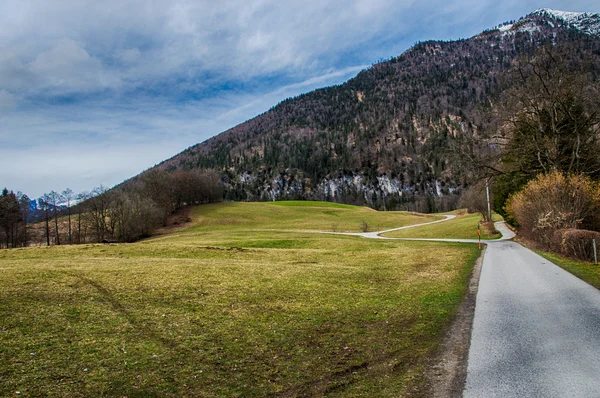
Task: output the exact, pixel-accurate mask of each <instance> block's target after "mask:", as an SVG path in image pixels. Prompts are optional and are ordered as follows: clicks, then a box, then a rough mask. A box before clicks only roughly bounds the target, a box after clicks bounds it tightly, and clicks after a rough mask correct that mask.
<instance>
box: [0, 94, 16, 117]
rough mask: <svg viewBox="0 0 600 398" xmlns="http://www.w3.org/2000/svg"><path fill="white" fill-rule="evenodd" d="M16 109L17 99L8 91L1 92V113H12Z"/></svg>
mask: <svg viewBox="0 0 600 398" xmlns="http://www.w3.org/2000/svg"><path fill="white" fill-rule="evenodd" d="M16 107H17V103H16V101H15V97H14V96H13V95H12V94H11V93H9V92H8V91H6V90H0V112H8V111H12V110H15V109H16Z"/></svg>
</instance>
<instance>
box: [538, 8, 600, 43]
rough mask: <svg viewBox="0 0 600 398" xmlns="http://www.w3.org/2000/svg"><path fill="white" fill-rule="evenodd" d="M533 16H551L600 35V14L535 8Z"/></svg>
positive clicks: (586, 31)
mask: <svg viewBox="0 0 600 398" xmlns="http://www.w3.org/2000/svg"><path fill="white" fill-rule="evenodd" d="M530 15H533V16H542V17H550V18H551V19H554V20H558V21H562V22H564V23H566V24H568V25H570V26H571V27H573V28H575V29H577V30H580V31H581V32H584V33H587V34H591V35H597V36H600V14H598V13H588V12H568V11H558V10H552V9H550V8H540V9H538V10H535V11H534V12H533V13H532V14H530Z"/></svg>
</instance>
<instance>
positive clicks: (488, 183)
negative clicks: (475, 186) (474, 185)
mask: <svg viewBox="0 0 600 398" xmlns="http://www.w3.org/2000/svg"><path fill="white" fill-rule="evenodd" d="M485 194H486V196H487V212H488V221H489V222H491V221H492V206H491V205H490V179H489V178H486V179H485Z"/></svg>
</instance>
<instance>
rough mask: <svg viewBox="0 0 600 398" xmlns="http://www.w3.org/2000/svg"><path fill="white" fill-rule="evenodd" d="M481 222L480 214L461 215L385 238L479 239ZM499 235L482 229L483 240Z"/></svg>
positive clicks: (388, 234)
mask: <svg viewBox="0 0 600 398" xmlns="http://www.w3.org/2000/svg"><path fill="white" fill-rule="evenodd" d="M448 214H455V213H448ZM493 219H494V221H501V220H502V217H500V216H499V215H497V214H494V217H493ZM479 220H481V215H480V214H479V213H474V214H459V215H458V216H457V217H456V218H455V219H452V220H449V221H446V222H443V223H438V224H433V225H426V226H424V227H418V228H409V229H404V230H400V231H394V232H388V233H386V234H384V235H383V236H386V237H389V238H452V239H477V224H478V223H479ZM498 238H500V234H499V233H495V232H491V231H486V230H485V229H484V228H482V229H481V239H498Z"/></svg>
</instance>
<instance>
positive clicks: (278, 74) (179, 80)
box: [0, 0, 600, 195]
mask: <svg viewBox="0 0 600 398" xmlns="http://www.w3.org/2000/svg"><path fill="white" fill-rule="evenodd" d="M550 1H551V2H550V3H549V4H546V3H543V2H542V1H541V0H527V1H516V0H507V1H505V2H496V1H492V0H477V1H476V0H459V1H455V2H451V3H449V2H447V1H442V0H430V1H415V0H328V1H322V0H228V1H224V2H217V1H214V0H153V1H151V2H149V1H146V0H128V1H122V0H105V1H97V0H53V1H42V2H40V1H37V0H5V1H1V2H0V26H2V29H0V120H2V130H1V131H0V185H2V184H7V185H8V186H9V187H10V188H11V189H18V190H22V191H26V192H28V193H29V192H31V193H32V194H33V195H37V194H39V193H41V192H43V191H44V190H48V189H55V190H57V189H62V188H61V187H66V186H71V188H73V189H76V190H77V189H90V188H91V187H93V186H94V185H98V184H99V183H105V184H107V185H111V184H113V183H117V182H120V181H122V180H123V179H126V178H128V177H130V176H132V175H134V174H137V173H138V172H139V171H141V170H143V169H144V168H146V167H150V166H152V165H153V164H154V163H156V162H158V161H160V160H163V159H165V158H167V157H170V156H172V155H174V154H175V153H176V152H178V151H179V150H181V149H184V148H185V147H187V146H190V145H193V144H195V143H197V142H201V141H203V140H205V139H207V138H209V137H210V136H212V135H214V134H217V133H219V132H221V131H224V130H226V129H228V128H230V127H233V126H234V125H236V124H238V123H240V122H243V121H244V120H247V119H249V118H251V117H253V116H255V115H256V114H259V113H261V112H264V111H265V110H267V109H269V108H270V107H272V106H273V105H275V104H276V103H277V102H279V101H281V100H282V99H284V98H286V97H290V96H295V95H298V94H300V93H302V92H306V91H310V90H312V89H314V88H317V87H320V86H327V85H331V84H338V83H341V82H343V81H345V80H347V79H348V78H350V77H352V76H353V75H354V74H356V73H357V72H358V71H359V70H361V69H363V68H364V65H367V64H371V63H373V62H374V61H376V60H378V59H380V58H388V57H390V56H396V55H399V54H400V53H401V52H402V51H404V50H406V49H407V48H408V47H409V46H410V45H412V44H414V43H415V42H416V41H418V40H427V39H456V38H460V37H468V36H470V35H474V34H476V33H479V32H480V31H482V30H483V29H485V28H489V27H492V26H495V25H497V24H499V23H501V22H504V21H506V20H510V19H517V18H518V17H520V16H522V15H524V14H526V13H528V12H531V11H533V10H534V9H536V8H539V7H542V6H544V7H545V6H549V7H552V8H556V9H565V10H575V11H581V10H585V11H592V12H598V11H600V9H599V7H600V6H599V5H598V4H597V2H594V1H590V0H574V1H570V2H569V3H567V2H566V1H561V0H550ZM20 160H21V161H20ZM13 162H15V163H13ZM14 164H20V165H21V167H19V168H18V169H19V170H16V171H15V170H14V168H13V166H12V165H14ZM15 176H17V177H15ZM50 183H51V184H53V185H50Z"/></svg>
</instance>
